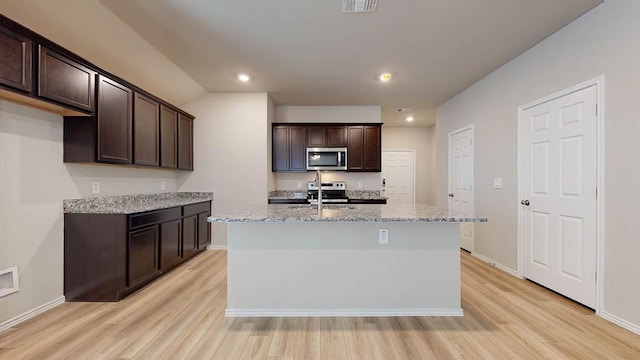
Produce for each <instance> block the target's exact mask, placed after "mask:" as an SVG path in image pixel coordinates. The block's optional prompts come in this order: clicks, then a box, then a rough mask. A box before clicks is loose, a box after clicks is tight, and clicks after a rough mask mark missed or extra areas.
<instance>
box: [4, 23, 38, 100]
mask: <svg viewBox="0 0 640 360" xmlns="http://www.w3.org/2000/svg"><path fill="white" fill-rule="evenodd" d="M32 61H33V43H32V42H31V40H29V39H28V38H27V37H26V36H23V35H21V34H18V33H15V32H13V31H11V30H9V29H6V28H3V27H0V84H2V85H4V86H8V87H11V88H13V89H16V90H20V91H25V92H28V93H30V92H31V91H32V90H33V82H32V77H31V75H32V71H31V69H32V67H31V64H32Z"/></svg>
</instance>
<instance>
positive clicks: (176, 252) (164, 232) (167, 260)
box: [160, 219, 182, 272]
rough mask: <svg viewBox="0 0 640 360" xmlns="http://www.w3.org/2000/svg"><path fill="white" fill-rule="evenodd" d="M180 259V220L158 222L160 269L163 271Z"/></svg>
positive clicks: (173, 265)
mask: <svg viewBox="0 0 640 360" xmlns="http://www.w3.org/2000/svg"><path fill="white" fill-rule="evenodd" d="M181 261H182V220H181V219H178V220H174V221H170V222H167V223H164V224H160V269H161V270H162V271H163V272H165V271H168V270H170V269H172V268H173V267H175V266H176V265H178V264H180V262H181Z"/></svg>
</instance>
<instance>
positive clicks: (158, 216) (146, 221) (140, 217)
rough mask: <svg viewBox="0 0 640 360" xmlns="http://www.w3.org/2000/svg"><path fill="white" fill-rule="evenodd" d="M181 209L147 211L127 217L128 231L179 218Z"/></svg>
mask: <svg viewBox="0 0 640 360" xmlns="http://www.w3.org/2000/svg"><path fill="white" fill-rule="evenodd" d="M181 212H182V211H181V208H180V207H174V208H170V209H163V210H157V211H149V212H144V213H140V214H135V215H130V216H129V229H135V228H138V227H141V226H147V225H151V224H158V223H161V222H167V221H171V220H175V219H179V218H180V217H181V215H182V214H181Z"/></svg>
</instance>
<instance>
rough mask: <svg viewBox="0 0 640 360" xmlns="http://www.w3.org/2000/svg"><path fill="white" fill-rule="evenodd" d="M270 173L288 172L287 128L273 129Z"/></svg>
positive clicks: (283, 126) (281, 126)
mask: <svg viewBox="0 0 640 360" xmlns="http://www.w3.org/2000/svg"><path fill="white" fill-rule="evenodd" d="M271 159H272V160H271V170H272V171H289V126H288V125H277V126H274V127H273V144H272V154H271Z"/></svg>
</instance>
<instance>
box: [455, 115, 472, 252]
mask: <svg viewBox="0 0 640 360" xmlns="http://www.w3.org/2000/svg"><path fill="white" fill-rule="evenodd" d="M473 162H474V156H473V125H470V126H467V127H464V128H462V129H458V130H456V131H453V132H450V133H449V210H453V211H455V212H460V213H464V214H469V215H473V213H474V195H473V174H474V170H473V169H474V165H473ZM473 243H474V226H473V223H472V222H463V223H461V224H460V247H461V248H463V249H464V250H467V251H469V252H473V246H474V244H473Z"/></svg>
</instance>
